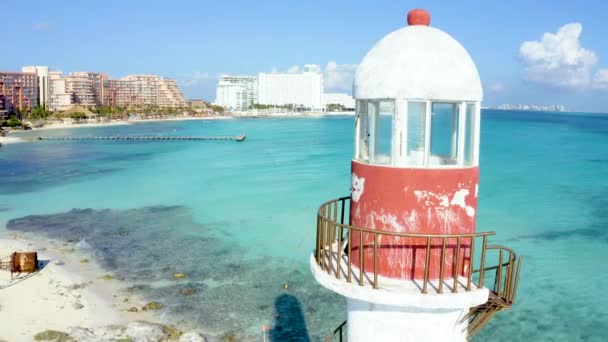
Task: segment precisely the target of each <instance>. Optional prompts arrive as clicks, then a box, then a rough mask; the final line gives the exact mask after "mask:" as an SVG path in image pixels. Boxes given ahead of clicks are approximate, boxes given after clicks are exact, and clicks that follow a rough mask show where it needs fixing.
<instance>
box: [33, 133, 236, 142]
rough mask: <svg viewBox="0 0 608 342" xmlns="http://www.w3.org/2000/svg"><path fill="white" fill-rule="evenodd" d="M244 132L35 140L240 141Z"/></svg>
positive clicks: (43, 137)
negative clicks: (210, 134)
mask: <svg viewBox="0 0 608 342" xmlns="http://www.w3.org/2000/svg"><path fill="white" fill-rule="evenodd" d="M246 137H247V136H246V135H245V134H241V135H236V136H169V135H167V136H160V135H157V136H146V135H126V136H125V135H110V136H82V137H65V136H63V137H53V136H41V137H38V138H37V140H44V141H76V140H78V141H82V140H147V141H151V140H153V141H160V140H163V141H176V140H181V141H211V140H231V141H237V142H241V141H243V140H245V138H246Z"/></svg>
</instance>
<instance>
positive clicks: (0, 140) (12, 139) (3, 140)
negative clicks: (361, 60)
mask: <svg viewBox="0 0 608 342" xmlns="http://www.w3.org/2000/svg"><path fill="white" fill-rule="evenodd" d="M343 115H354V113H353V112H321V113H313V114H307V113H303V112H293V113H289V112H284V113H249V112H244V113H234V114H232V115H225V116H206V117H173V118H162V119H137V120H117V121H111V122H101V123H76V124H70V123H53V124H49V125H45V126H44V127H37V128H32V131H45V130H53V129H70V128H90V127H106V126H122V125H132V124H137V123H146V122H163V121H198V120H230V119H239V118H242V119H246V118H261V119H263V118H306V117H308V118H322V117H327V116H343ZM15 133H17V134H19V131H16V132H15ZM9 134H10V132H9ZM28 141H30V139H27V138H21V137H17V136H14V135H13V136H6V137H0V145H8V144H15V143H21V142H28Z"/></svg>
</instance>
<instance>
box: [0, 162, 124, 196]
mask: <svg viewBox="0 0 608 342" xmlns="http://www.w3.org/2000/svg"><path fill="white" fill-rule="evenodd" d="M120 170H122V169H121V168H90V167H89V168H87V166H82V167H80V168H78V169H64V170H57V169H47V170H38V171H35V170H28V171H27V172H24V173H20V172H10V173H8V172H2V170H0V178H2V179H3V181H2V182H0V192H2V193H3V194H9V195H15V194H21V193H27V192H39V191H41V190H43V189H45V188H48V187H51V186H58V185H62V184H66V183H69V182H74V181H80V180H85V179H87V178H95V177H101V176H105V175H109V174H112V173H114V172H117V171H120Z"/></svg>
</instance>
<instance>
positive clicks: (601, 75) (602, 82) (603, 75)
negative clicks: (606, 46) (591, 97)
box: [593, 69, 608, 90]
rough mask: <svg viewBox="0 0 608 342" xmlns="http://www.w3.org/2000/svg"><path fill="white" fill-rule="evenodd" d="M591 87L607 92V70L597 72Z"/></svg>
mask: <svg viewBox="0 0 608 342" xmlns="http://www.w3.org/2000/svg"><path fill="white" fill-rule="evenodd" d="M593 87H594V88H596V89H606V90H608V69H601V70H598V72H597V73H596V74H595V77H594V78H593Z"/></svg>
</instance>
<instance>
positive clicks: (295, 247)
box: [0, 111, 608, 341]
mask: <svg viewBox="0 0 608 342" xmlns="http://www.w3.org/2000/svg"><path fill="white" fill-rule="evenodd" d="M353 126H354V123H353V118H352V117H325V118H322V117H321V118H314V119H311V118H292V119H285V118H280V119H239V120H221V121H196V122H163V123H139V124H134V125H127V126H113V127H96V128H78V129H71V130H68V129H66V130H59V129H58V130H52V131H47V132H45V134H44V135H73V136H82V135H114V134H117V135H119V134H122V135H127V134H128V135H156V134H158V135H238V134H241V133H244V134H246V135H247V140H246V141H245V142H242V143H236V142H69V143H59V142H33V143H23V144H15V145H10V146H8V147H6V148H3V149H2V150H1V151H0V179H2V182H0V230H2V229H5V228H4V227H6V229H5V230H4V231H5V232H6V231H18V232H28V233H29V234H32V235H34V236H36V235H42V236H48V237H51V238H55V239H60V240H64V241H67V240H71V241H73V243H76V242H78V241H82V240H86V241H87V243H88V244H90V245H91V246H92V250H91V252H92V253H93V254H94V255H95V256H96V257H97V258H98V259H99V260H100V263H101V265H102V266H103V267H105V268H107V269H108V271H110V272H112V273H113V274H114V275H115V276H116V278H117V279H121V280H124V281H125V282H126V283H127V284H129V286H130V291H132V292H133V293H136V294H138V295H143V296H145V297H147V298H149V299H150V300H157V301H161V302H163V304H165V305H166V307H165V309H164V310H165V311H163V313H162V317H163V319H164V320H166V321H167V322H169V323H177V324H181V325H186V326H190V327H192V326H196V327H199V328H200V330H202V331H208V332H209V333H211V334H216V335H221V334H223V333H225V332H229V331H233V332H235V333H237V335H239V336H241V337H244V338H245V339H246V340H252V339H253V340H255V338H257V337H259V336H260V334H261V331H262V327H263V326H264V325H268V326H270V328H271V334H270V335H271V337H273V340H276V341H283V340H294V341H298V340H301V341H307V340H313V341H314V340H322V339H323V338H324V337H325V336H326V335H327V334H328V333H329V332H330V331H331V330H333V328H335V327H337V326H338V325H339V324H340V323H341V322H342V321H343V320H344V319H345V305H344V300H343V299H342V298H340V297H339V296H337V295H334V294H332V293H331V292H329V291H326V290H324V289H322V288H321V287H320V286H319V285H317V284H316V283H315V282H314V280H313V278H312V276H311V275H310V271H309V265H308V257H309V253H310V252H311V251H312V249H313V248H314V239H315V232H316V230H315V223H316V217H315V214H316V210H317V208H318V206H319V205H320V204H321V203H322V202H324V201H327V200H329V199H332V198H336V197H340V196H343V195H346V194H348V191H349V186H350V163H349V160H350V158H351V156H352V140H353V139H352V131H353ZM25 135H26V136H27V135H36V132H31V133H27V134H25ZM607 156H608V115H582V114H565V113H560V114H552V113H530V112H509V111H484V113H483V119H482V144H481V161H480V165H481V184H480V205H479V211H478V212H479V217H478V231H486V230H494V231H496V232H497V235H496V236H495V237H493V238H492V242H493V243H494V242H495V243H498V244H504V245H506V246H509V247H511V248H513V249H514V250H515V251H516V252H518V253H519V254H521V255H523V256H524V264H523V269H522V274H521V281H520V288H519V290H518V301H517V303H516V305H515V306H514V308H513V309H512V310H511V311H509V312H501V313H499V314H498V315H497V316H496V318H495V319H494V320H493V321H492V322H491V323H490V324H489V325H488V326H487V327H486V328H485V329H484V330H483V331H482V332H481V334H480V335H479V336H478V337H477V338H476V340H480V341H481V340H487V339H490V338H491V339H492V340H497V341H512V340H524V339H525V340H588V341H594V340H598V341H599V340H603V339H604V338H605V336H608V327H607V326H606V324H604V322H605V321H606V319H607V318H608V310H606V309H605V308H606V307H608V300H607V299H606V298H605V296H597V295H594V294H595V293H597V289H601V288H603V287H604V286H606V285H608V266H606V265H605V264H604V263H603V260H605V259H606V258H608V248H606V247H607V246H608V209H607V208H608V198H606V194H607V193H608V178H607V177H606V175H607V174H608V159H607ZM180 272H181V273H185V274H186V275H187V277H186V278H184V279H174V277H173V274H174V273H180ZM277 314H279V315H278V316H277ZM302 317H303V319H302Z"/></svg>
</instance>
